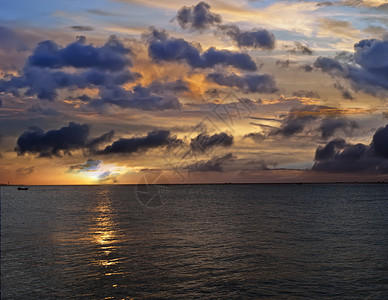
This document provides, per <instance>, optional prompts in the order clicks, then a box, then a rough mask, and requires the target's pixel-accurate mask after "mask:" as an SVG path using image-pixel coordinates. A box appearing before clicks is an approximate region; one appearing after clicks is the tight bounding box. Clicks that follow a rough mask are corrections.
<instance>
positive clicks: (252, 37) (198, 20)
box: [176, 2, 276, 50]
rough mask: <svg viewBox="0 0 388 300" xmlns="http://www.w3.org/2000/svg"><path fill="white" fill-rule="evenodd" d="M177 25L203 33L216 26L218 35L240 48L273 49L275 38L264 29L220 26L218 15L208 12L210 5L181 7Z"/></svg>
mask: <svg viewBox="0 0 388 300" xmlns="http://www.w3.org/2000/svg"><path fill="white" fill-rule="evenodd" d="M176 19H177V20H178V23H179V25H180V26H181V27H182V28H184V29H191V30H199V31H201V32H202V31H204V30H205V29H208V28H210V27H211V26H215V25H217V29H216V30H217V31H216V32H218V33H222V34H226V35H227V36H229V37H230V38H231V39H232V40H233V41H234V42H235V43H236V44H237V46H238V47H240V48H245V47H246V48H259V49H265V50H272V49H274V48H275V42H276V39H275V36H274V34H273V33H272V32H270V31H268V30H266V29H257V28H254V29H251V30H249V31H245V30H241V29H240V28H239V27H238V26H237V25H235V24H225V25H222V24H221V23H222V18H221V16H220V15H218V14H215V13H212V12H211V11H210V5H209V4H208V3H206V2H200V3H198V4H197V5H195V6H192V7H187V6H184V7H182V8H181V9H180V10H179V11H178V14H177V16H176Z"/></svg>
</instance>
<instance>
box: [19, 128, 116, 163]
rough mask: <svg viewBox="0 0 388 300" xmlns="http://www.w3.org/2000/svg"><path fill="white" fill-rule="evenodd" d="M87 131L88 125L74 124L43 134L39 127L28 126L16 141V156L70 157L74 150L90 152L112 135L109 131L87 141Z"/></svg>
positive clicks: (88, 129)
mask: <svg viewBox="0 0 388 300" xmlns="http://www.w3.org/2000/svg"><path fill="white" fill-rule="evenodd" d="M89 131H90V126H89V125H88V124H79V123H75V122H70V123H69V125H68V126H64V127H62V128H60V129H51V130H49V131H47V132H44V131H43V129H41V128H40V127H37V126H30V127H29V128H28V130H27V131H25V132H23V133H22V134H21V135H20V136H19V138H18V139H17V142H16V147H15V151H16V152H17V154H18V155H24V154H26V153H32V154H38V156H39V157H52V156H58V157H61V156H62V154H69V155H70V154H71V152H72V151H74V150H80V149H83V150H87V151H91V150H93V149H94V148H95V147H96V146H98V145H100V144H103V143H106V142H108V141H109V139H110V138H111V136H112V135H113V132H112V131H111V132H108V133H106V134H103V135H102V136H100V137H98V138H94V139H91V140H89V138H88V137H89Z"/></svg>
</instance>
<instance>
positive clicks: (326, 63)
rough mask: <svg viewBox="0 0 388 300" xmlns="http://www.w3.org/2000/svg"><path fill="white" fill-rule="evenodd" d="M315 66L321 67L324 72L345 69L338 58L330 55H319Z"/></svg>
mask: <svg viewBox="0 0 388 300" xmlns="http://www.w3.org/2000/svg"><path fill="white" fill-rule="evenodd" d="M314 67H315V68H317V69H321V70H322V71H323V72H331V71H334V70H337V71H343V68H342V65H341V64H340V63H339V62H338V60H336V59H333V58H329V57H321V56H320V57H318V58H317V60H316V61H315V62H314Z"/></svg>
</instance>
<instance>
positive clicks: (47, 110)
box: [27, 103, 60, 116]
mask: <svg viewBox="0 0 388 300" xmlns="http://www.w3.org/2000/svg"><path fill="white" fill-rule="evenodd" d="M27 111H28V112H33V113H38V114H40V115H50V116H58V115H60V112H58V111H57V110H56V109H54V108H51V107H44V106H41V105H40V104H38V103H35V104H33V105H32V106H31V107H30V108H28V109H27Z"/></svg>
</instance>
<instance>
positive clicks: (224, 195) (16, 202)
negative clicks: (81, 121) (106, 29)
mask: <svg viewBox="0 0 388 300" xmlns="http://www.w3.org/2000/svg"><path fill="white" fill-rule="evenodd" d="M170 188H171V190H170V192H169V191H168V189H167V190H166V189H162V190H161V191H160V193H161V194H162V195H164V196H163V198H162V199H163V200H165V201H166V203H165V204H164V205H163V206H161V207H158V208H155V207H154V208H149V207H146V206H144V205H142V204H141V203H140V202H143V203H146V201H144V199H142V198H139V200H141V201H140V202H139V201H138V200H137V198H136V194H135V187H133V186H84V187H82V186H81V187H80V186H54V187H48V186H41V187H35V186H33V187H30V190H28V191H17V190H16V189H15V187H2V188H1V195H2V198H1V206H2V207H1V222H2V224H1V225H2V232H1V293H2V299H82V298H84V299H131V298H135V299H144V298H147V299H160V298H166V299H174V298H175V299H198V298H203V299H261V298H273V299H325V298H337V299H388V185H377V184H376V185H373V184H370V185H368V184H357V185H350V184H349V185H201V186H171V187H170ZM168 192H169V194H168ZM137 195H138V196H140V197H143V196H144V195H145V196H147V194H144V193H142V190H140V191H138V194H137ZM158 197H159V194H158V195H157V197H156V198H158ZM156 198H155V199H156ZM155 199H152V201H150V202H149V203H148V204H147V205H151V206H152V203H155V202H153V201H154V200H155ZM155 205H156V204H155Z"/></svg>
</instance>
